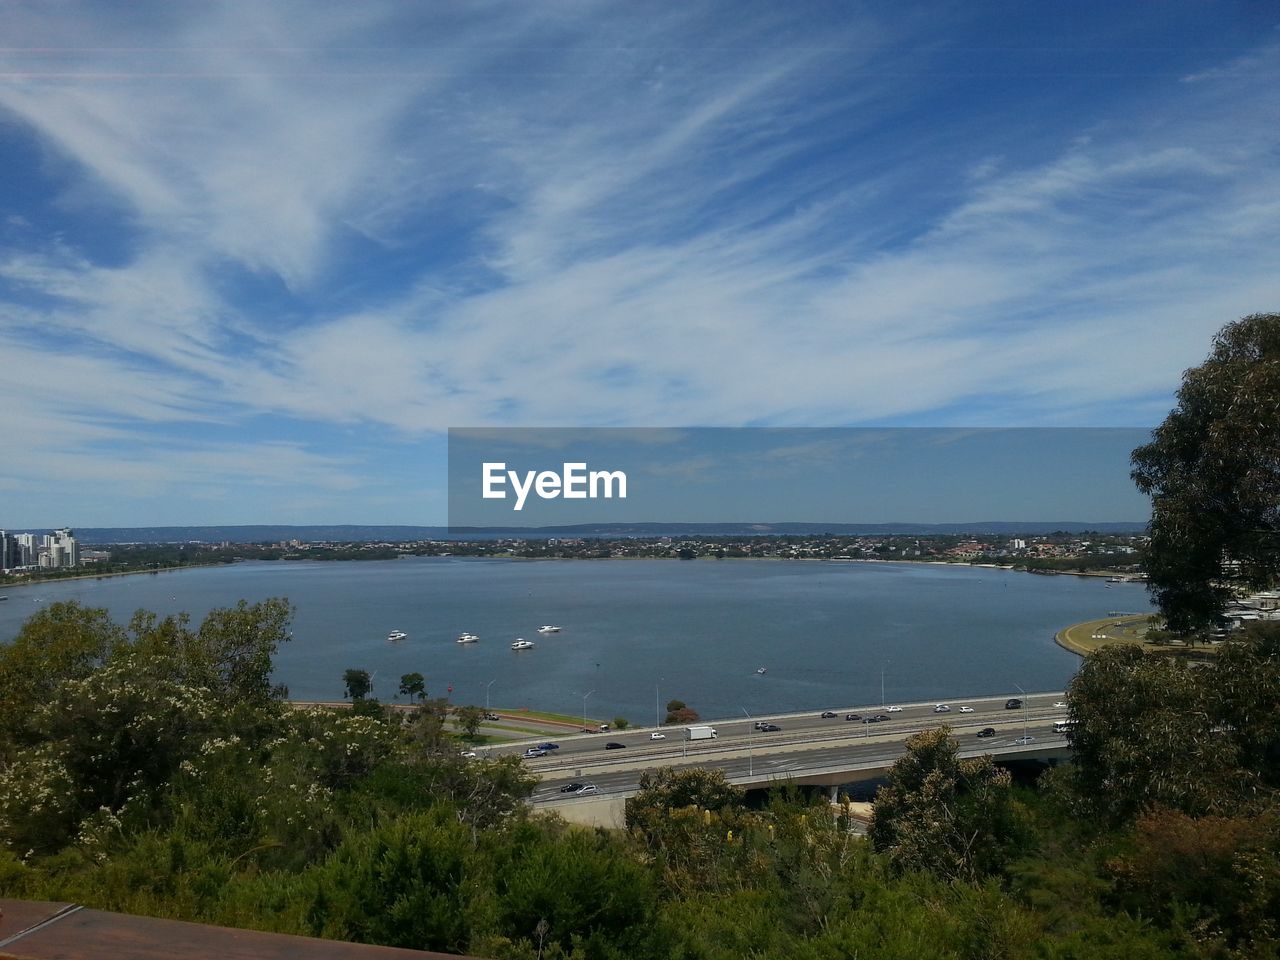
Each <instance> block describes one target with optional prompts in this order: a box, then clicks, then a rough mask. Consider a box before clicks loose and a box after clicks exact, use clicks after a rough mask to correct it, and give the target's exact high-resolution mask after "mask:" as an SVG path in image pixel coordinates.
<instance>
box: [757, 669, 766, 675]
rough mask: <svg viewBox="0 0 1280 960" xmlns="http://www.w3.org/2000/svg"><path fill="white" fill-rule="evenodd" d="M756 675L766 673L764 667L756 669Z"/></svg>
mask: <svg viewBox="0 0 1280 960" xmlns="http://www.w3.org/2000/svg"><path fill="white" fill-rule="evenodd" d="M756 673H760V674H763V673H765V669H764V667H756Z"/></svg>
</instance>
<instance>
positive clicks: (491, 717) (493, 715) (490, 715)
mask: <svg viewBox="0 0 1280 960" xmlns="http://www.w3.org/2000/svg"><path fill="white" fill-rule="evenodd" d="M484 718H485V719H486V720H501V719H502V718H501V717H500V716H498V715H497V714H496V713H486V714H485V715H484Z"/></svg>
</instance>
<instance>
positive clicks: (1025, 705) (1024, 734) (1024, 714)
mask: <svg viewBox="0 0 1280 960" xmlns="http://www.w3.org/2000/svg"><path fill="white" fill-rule="evenodd" d="M1014 686H1015V687H1018V685H1017V684H1016V683H1015V684H1014ZM1018 692H1019V693H1020V694H1022V739H1023V740H1026V739H1027V711H1028V710H1030V709H1031V707H1030V706H1029V705H1028V703H1027V699H1028V698H1027V691H1025V690H1023V689H1022V688H1021V687H1018Z"/></svg>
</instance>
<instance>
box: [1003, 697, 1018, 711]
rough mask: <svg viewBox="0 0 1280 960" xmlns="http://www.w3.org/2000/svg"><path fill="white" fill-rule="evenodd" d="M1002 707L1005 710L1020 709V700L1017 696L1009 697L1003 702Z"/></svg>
mask: <svg viewBox="0 0 1280 960" xmlns="http://www.w3.org/2000/svg"><path fill="white" fill-rule="evenodd" d="M1004 708H1005V709H1006V710H1021V709H1022V701H1021V700H1019V699H1018V698H1017V697H1010V698H1009V699H1008V700H1006V701H1005V702H1004Z"/></svg>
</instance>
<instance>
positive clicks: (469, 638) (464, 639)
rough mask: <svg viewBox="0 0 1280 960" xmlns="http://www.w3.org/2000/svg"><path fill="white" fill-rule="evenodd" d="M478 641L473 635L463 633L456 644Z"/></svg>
mask: <svg viewBox="0 0 1280 960" xmlns="http://www.w3.org/2000/svg"><path fill="white" fill-rule="evenodd" d="M479 639H480V638H479V637H477V636H476V635H475V634H474V633H464V634H462V635H461V636H460V637H458V643H475V642H476V641H477V640H479Z"/></svg>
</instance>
